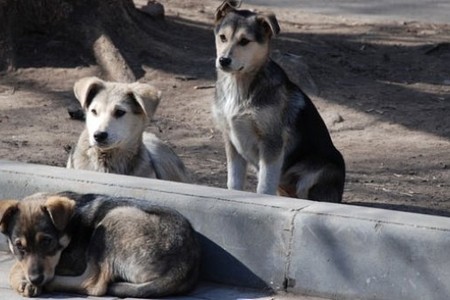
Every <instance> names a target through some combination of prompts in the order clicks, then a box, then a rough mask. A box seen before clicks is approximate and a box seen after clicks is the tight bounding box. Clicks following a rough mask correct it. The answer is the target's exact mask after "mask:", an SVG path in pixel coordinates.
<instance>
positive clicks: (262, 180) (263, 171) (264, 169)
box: [256, 154, 283, 195]
mask: <svg viewBox="0 0 450 300" xmlns="http://www.w3.org/2000/svg"><path fill="white" fill-rule="evenodd" d="M282 167H283V155H281V154H279V155H278V156H277V157H276V158H275V159H273V160H271V161H267V159H265V158H264V157H262V158H261V159H260V161H259V171H258V186H257V187H256V192H257V193H258V194H268V195H276V194H277V190H278V185H279V183H280V176H281V168H282Z"/></svg>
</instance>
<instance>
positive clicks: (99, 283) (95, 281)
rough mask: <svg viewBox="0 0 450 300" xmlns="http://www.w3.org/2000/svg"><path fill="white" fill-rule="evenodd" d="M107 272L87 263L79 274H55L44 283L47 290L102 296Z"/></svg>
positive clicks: (107, 278)
mask: <svg viewBox="0 0 450 300" xmlns="http://www.w3.org/2000/svg"><path fill="white" fill-rule="evenodd" d="M105 269H107V268H105ZM109 279H110V277H109V273H108V272H107V271H104V272H102V271H101V268H99V267H98V266H97V265H96V264H95V263H92V262H91V263H88V265H87V267H86V270H85V271H84V272H83V274H81V275H79V276H55V277H54V278H53V280H52V281H50V282H49V283H47V284H46V285H45V289H46V290H47V291H59V292H72V293H73V292H75V293H78V294H87V295H91V296H102V295H104V294H105V293H106V290H107V287H108V282H109Z"/></svg>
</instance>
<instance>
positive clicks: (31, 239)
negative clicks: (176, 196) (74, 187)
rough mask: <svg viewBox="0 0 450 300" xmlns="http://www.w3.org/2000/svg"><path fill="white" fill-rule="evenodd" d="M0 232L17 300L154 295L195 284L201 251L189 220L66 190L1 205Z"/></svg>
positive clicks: (153, 208)
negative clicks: (46, 295)
mask: <svg viewBox="0 0 450 300" xmlns="http://www.w3.org/2000/svg"><path fill="white" fill-rule="evenodd" d="M0 230H1V231H2V233H3V234H5V235H6V236H7V238H8V243H9V247H10V249H11V251H12V253H13V254H14V256H15V258H16V259H17V262H16V264H15V265H14V266H13V268H12V270H11V273H10V284H11V286H12V287H13V289H14V290H16V291H17V292H18V293H19V294H21V295H23V296H27V297H33V296H37V295H39V294H40V293H41V292H42V290H48V291H61V292H75V293H79V294H87V295H95V296H100V295H105V294H108V295H111V296H117V297H160V296H166V295H173V294H181V293H186V292H188V291H189V290H191V289H192V288H193V287H194V285H195V284H196V282H197V278H198V271H199V261H200V248H199V244H198V242H197V240H196V237H195V232H194V230H193V229H192V227H191V225H190V223H189V221H188V220H187V219H185V218H184V217H183V216H182V215H181V214H179V213H178V212H176V211H175V210H172V209H170V208H166V207H160V206H156V205H151V204H150V203H148V202H147V201H144V200H136V199H130V198H114V197H109V196H105V195H96V194H84V195H82V194H76V193H72V192H63V193H58V194H45V193H39V194H34V195H32V196H29V197H26V198H25V199H23V200H22V201H18V200H3V201H0Z"/></svg>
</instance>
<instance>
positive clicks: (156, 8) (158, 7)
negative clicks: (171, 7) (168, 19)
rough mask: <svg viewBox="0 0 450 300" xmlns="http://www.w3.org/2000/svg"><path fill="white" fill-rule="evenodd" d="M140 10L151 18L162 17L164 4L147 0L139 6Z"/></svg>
mask: <svg viewBox="0 0 450 300" xmlns="http://www.w3.org/2000/svg"><path fill="white" fill-rule="evenodd" d="M141 11H142V12H143V13H145V14H147V15H149V16H150V17H152V18H156V19H164V6H163V5H162V4H161V3H159V2H157V1H154V0H149V1H148V2H147V5H144V6H142V7H141Z"/></svg>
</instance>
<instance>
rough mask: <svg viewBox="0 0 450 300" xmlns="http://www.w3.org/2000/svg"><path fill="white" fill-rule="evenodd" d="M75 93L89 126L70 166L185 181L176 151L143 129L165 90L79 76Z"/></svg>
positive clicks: (73, 154)
mask: <svg viewBox="0 0 450 300" xmlns="http://www.w3.org/2000/svg"><path fill="white" fill-rule="evenodd" d="M74 93H75V97H76V98H77V99H78V101H79V102H80V104H81V106H82V107H83V109H84V110H85V114H86V128H85V129H84V131H83V132H82V133H81V136H80V138H79V140H78V144H77V145H76V147H75V148H74V149H73V151H72V153H71V154H70V157H69V160H68V162H67V167H68V168H74V169H84V170H94V171H99V172H105V173H116V174H124V175H133V176H140V177H150V178H159V179H164V180H173V181H187V176H186V171H185V167H184V165H183V162H182V161H181V159H180V158H179V157H178V156H177V155H176V154H175V152H173V150H172V149H171V148H170V147H169V146H168V145H167V144H165V143H163V142H162V141H161V140H160V139H158V138H157V137H156V136H155V135H153V134H146V135H145V145H144V142H143V132H144V129H145V126H146V125H147V121H148V120H149V119H150V118H151V117H152V116H153V114H154V113H155V111H156V108H157V107H158V104H159V101H160V97H161V92H160V91H159V90H157V89H156V88H155V87H153V86H151V85H148V84H143V83H138V82H135V83H119V82H107V81H103V80H101V79H99V78H97V77H87V78H83V79H80V80H79V81H77V82H76V83H75V85H74Z"/></svg>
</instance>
